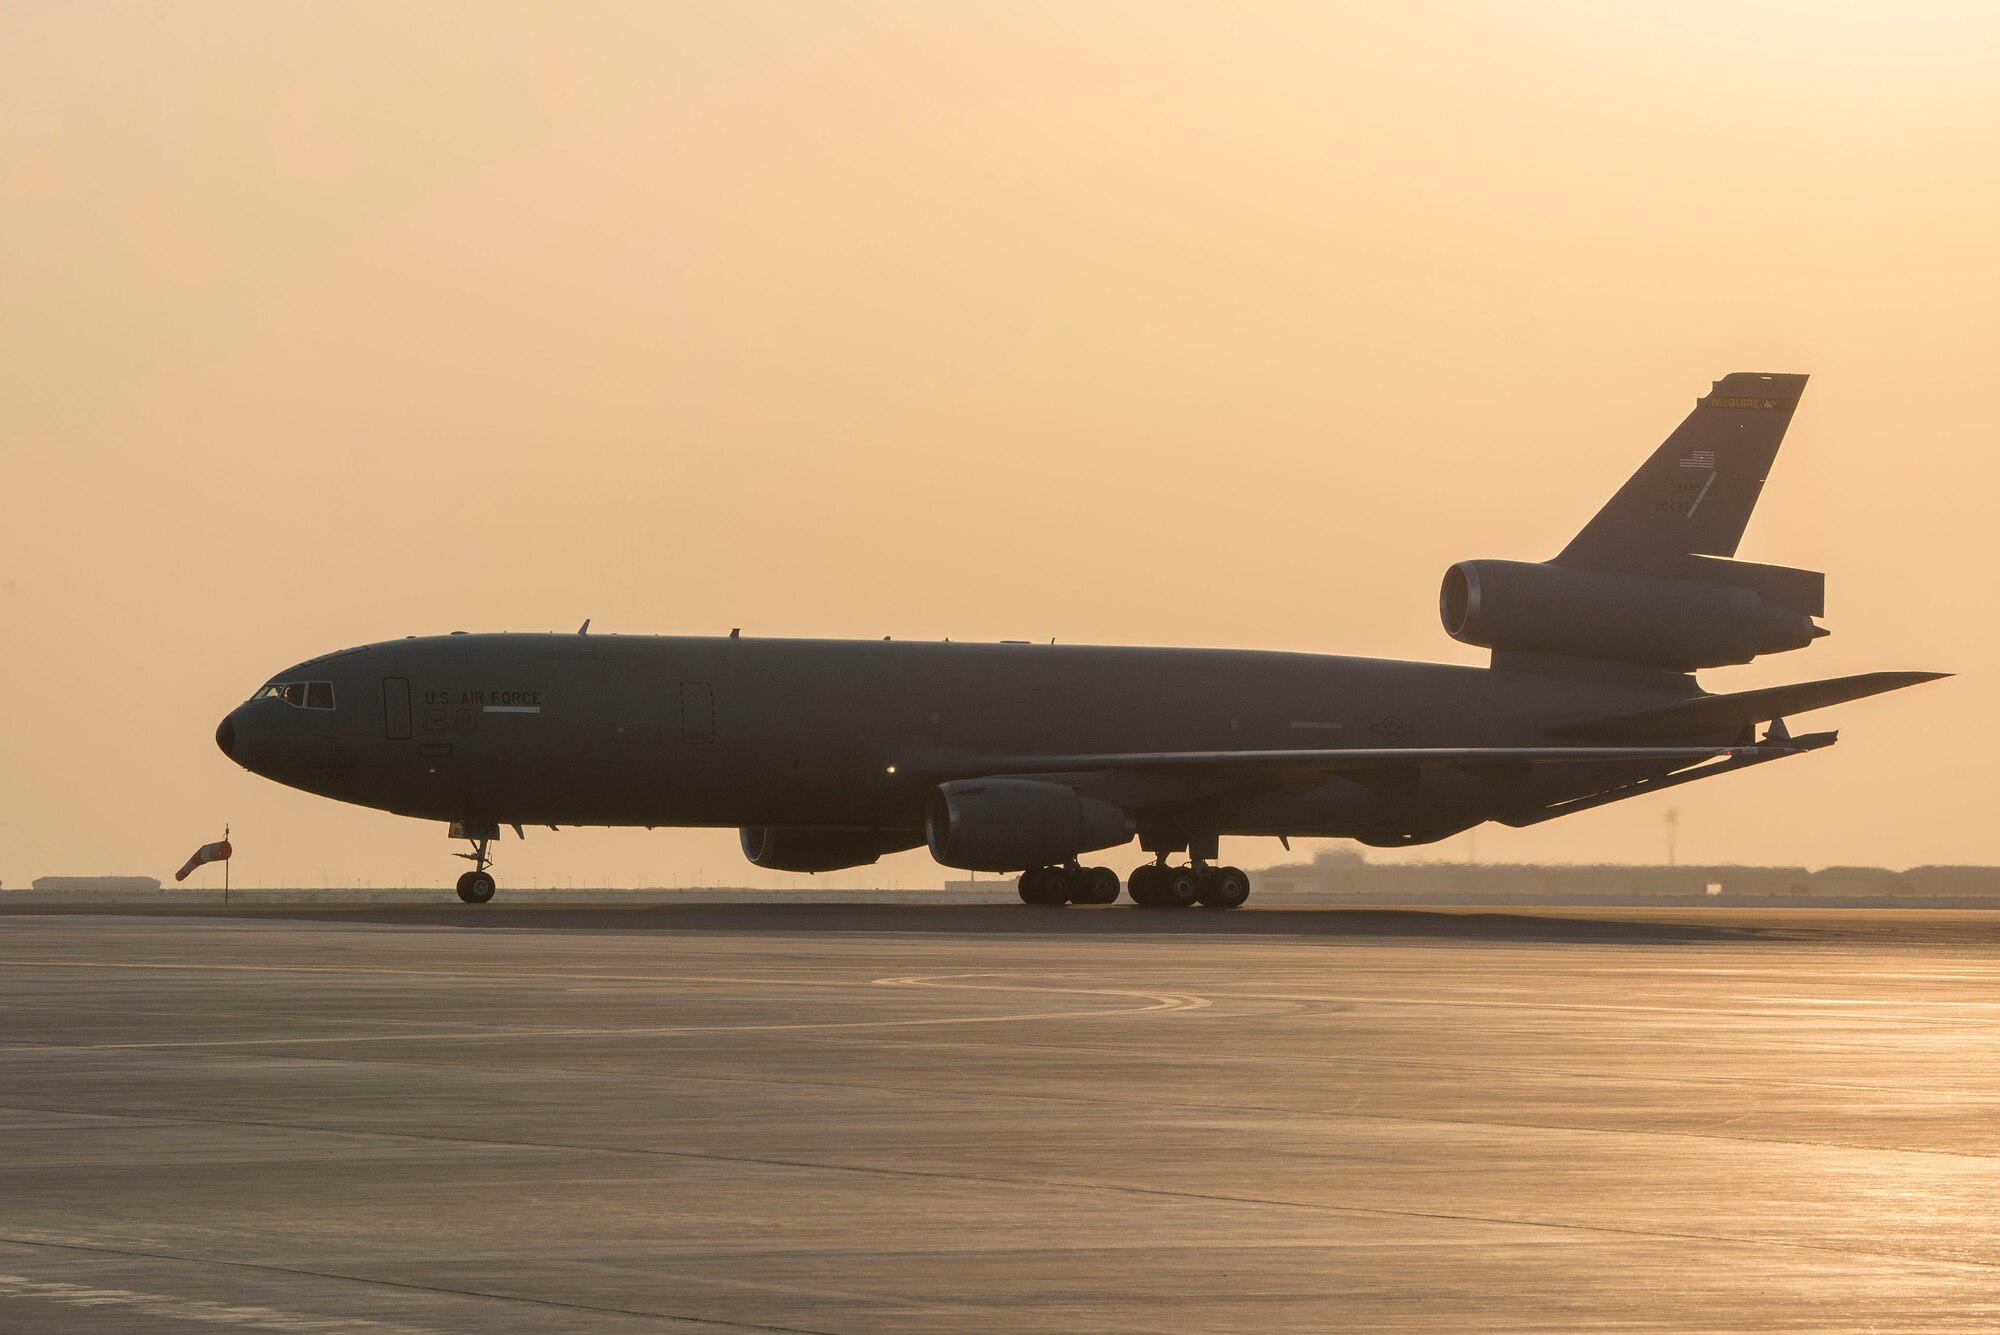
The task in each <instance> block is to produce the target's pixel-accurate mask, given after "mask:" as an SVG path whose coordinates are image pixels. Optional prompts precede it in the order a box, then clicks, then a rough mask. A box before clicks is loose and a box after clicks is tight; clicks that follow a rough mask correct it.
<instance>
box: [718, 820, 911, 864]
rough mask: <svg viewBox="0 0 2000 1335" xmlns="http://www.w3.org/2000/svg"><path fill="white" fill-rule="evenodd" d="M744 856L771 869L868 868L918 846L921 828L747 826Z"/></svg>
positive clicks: (753, 862)
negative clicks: (887, 856) (878, 861)
mask: <svg viewBox="0 0 2000 1335" xmlns="http://www.w3.org/2000/svg"><path fill="white" fill-rule="evenodd" d="M737 833H738V836H739V837H740V838H741V839H742V841H743V856H744V857H746V858H748V859H750V863H751V865H752V866H757V867H763V868H766V869H768V870H770V871H840V870H841V869H842V868H845V867H865V866H867V865H868V864H869V863H871V862H874V861H875V860H876V859H878V858H881V857H883V856H885V855H887V854H890V853H900V852H902V851H903V850H904V849H906V848H915V847H917V846H918V845H919V844H921V843H923V841H924V837H923V834H922V833H921V832H920V831H917V830H842V829H827V828H822V827H818V826H807V825H745V826H744V827H743V828H742V829H741V830H739V831H738V832H737Z"/></svg>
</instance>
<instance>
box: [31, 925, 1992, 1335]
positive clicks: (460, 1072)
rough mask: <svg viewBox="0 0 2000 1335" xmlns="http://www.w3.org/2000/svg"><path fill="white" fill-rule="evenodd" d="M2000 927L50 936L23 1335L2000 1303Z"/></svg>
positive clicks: (1471, 1324) (1867, 1324) (500, 928)
mask: <svg viewBox="0 0 2000 1335" xmlns="http://www.w3.org/2000/svg"><path fill="white" fill-rule="evenodd" d="M1996 1220H2000V914H1992V915H1979V914H1971V913H1938V912H1929V913H1927V912H1901V913H1899V912H1869V911H1850V912H1828V913H1817V912H1812V911H1792V912H1776V911H1773V912H1758V911H1742V910H1739V911H1727V910H1716V911H1704V910H1690V911H1674V912H1666V911H1625V912H1617V911H1579V910H1551V911H1547V912H1541V913H1525V912H1507V913H1493V912H1490V911H1488V912H1474V911H1467V912H1449V911H1440V910H1427V911H1423V912H1395V911H1378V910H1356V909H1261V910H1260V909H1255V908H1252V909H1246V910H1243V911H1241V912H1239V913H1235V914H1215V913H1209V912H1206V911H1191V912H1186V913H1170V912H1167V913H1162V912H1150V913H1149V912H1146V911H1143V910H1138V909H1133V908H1129V907H1118V908H1108V909H1069V910H1046V909H1030V908H1027V907H1024V906H1019V905H1011V906H1004V907H1002V906H986V905H972V906H966V907H909V906H868V905H797V906H788V905H781V904H775V905H716V906H707V907H704V906H699V905H685V904H676V905H672V906H667V907H660V908H651V909H648V908H632V907H618V908H602V909H595V908H589V907H568V906H543V905H516V906H511V907H510V906H509V905H508V904H507V903H506V902H505V898H504V892H503V897H502V900H501V901H499V902H496V903H494V904H493V905H490V906H487V907H485V908H466V907H463V906H460V905H458V904H456V903H441V904H439V905H437V906H436V907H428V908H417V907H404V906H377V907H360V908H352V909H328V908H301V909H286V908H278V907H257V908H251V909H246V910H242V911H232V912H222V911H218V910H211V909H194V910H186V911H180V912H167V911H162V912H156V913H143V912H135V911H132V910H121V911H99V912H86V913H60V912H50V911H46V910H42V911H27V912H10V913H4V914H0V1331H10V1332H11V1331H24V1332H25V1331H33V1332H72V1331H74V1332H102V1331H173V1330H181V1329H194V1328H196V1327H199V1326H203V1325H207V1326H211V1327H217V1328H228V1329H235V1330H245V1331H266V1330H268V1331H285V1332H310V1333H311V1335H330V1333H346V1332H357V1333H362V1332H365V1333H370V1335H379V1333H381V1332H404V1333H409V1332H482V1333H489V1332H544V1331H556V1330H560V1331H581V1332H600V1331H601V1332H628V1331H787V1332H827V1333H829V1335H833V1333H835V1332H838V1333H841V1335H846V1333H848V1332H871V1331H893V1332H932V1331H952V1332H966V1331H981V1332H984V1331H1037V1332H1076V1331H1218V1332H1220V1331H1241V1332H1273V1331H1334V1330H1342V1331H1397V1332H1405V1331H1424V1332H1454V1333H1457V1332H1466V1331H1507V1332H1516V1331H1538V1332H1539V1331H1591V1332H1597V1331H1605V1330H1611V1329H1616V1330H1619V1331H1622V1332H1645V1331H1695V1330H1699V1331H1759V1330H1787V1331H1806V1330H1809V1331H1816V1332H1844V1331H1855V1332H1859V1331H1947V1330H1948V1331H1975V1330H1977V1331H1990V1330H1993V1329H1995V1328H1996V1327H2000V1237H1996V1228H1995V1221H1996Z"/></svg>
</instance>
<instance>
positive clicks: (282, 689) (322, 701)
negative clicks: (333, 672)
mask: <svg viewBox="0 0 2000 1335" xmlns="http://www.w3.org/2000/svg"><path fill="white" fill-rule="evenodd" d="M250 698H251V699H252V700H283V701H284V702H285V703H286V704H288V705H290V706H292V707H293V708H294V709H332V708H333V683H332V682H330V681H274V682H271V683H270V684H269V685H266V686H260V687H258V688H257V693H256V694H255V695H253V696H251V697H250Z"/></svg>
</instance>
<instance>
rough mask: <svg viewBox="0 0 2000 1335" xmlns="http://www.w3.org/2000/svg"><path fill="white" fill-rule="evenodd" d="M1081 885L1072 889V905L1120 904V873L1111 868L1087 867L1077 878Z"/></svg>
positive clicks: (1070, 894)
mask: <svg viewBox="0 0 2000 1335" xmlns="http://www.w3.org/2000/svg"><path fill="white" fill-rule="evenodd" d="M1077 879H1078V881H1079V882H1080V884H1078V885H1076V886H1073V887H1071V889H1070V892H1069V902H1070V903H1072V904H1116V903H1117V902H1118V891H1119V888H1120V887H1119V885H1118V873H1117V872H1115V871H1113V870H1111V868H1109V867H1086V868H1084V871H1083V875H1082V876H1080V877H1078V878H1077Z"/></svg>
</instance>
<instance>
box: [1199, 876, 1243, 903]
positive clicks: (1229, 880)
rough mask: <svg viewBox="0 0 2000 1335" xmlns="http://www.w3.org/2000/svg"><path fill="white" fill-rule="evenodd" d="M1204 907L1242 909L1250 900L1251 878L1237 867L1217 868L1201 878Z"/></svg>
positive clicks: (1201, 896) (1201, 898)
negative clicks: (1245, 902)
mask: <svg viewBox="0 0 2000 1335" xmlns="http://www.w3.org/2000/svg"><path fill="white" fill-rule="evenodd" d="M1199 898H1200V900H1201V903H1202V907H1204V908H1211V909H1240V908H1242V907H1243V902H1244V901H1245V900H1247V899H1249V898H1250V878H1249V877H1248V876H1245V875H1244V874H1243V872H1242V870H1241V869H1239V868H1236V867H1216V868H1213V869H1212V870H1210V872H1209V874H1208V875H1206V876H1204V877H1202V878H1201V893H1200V896H1199Z"/></svg>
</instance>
